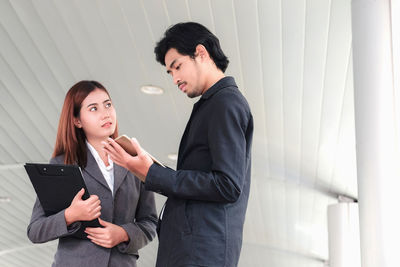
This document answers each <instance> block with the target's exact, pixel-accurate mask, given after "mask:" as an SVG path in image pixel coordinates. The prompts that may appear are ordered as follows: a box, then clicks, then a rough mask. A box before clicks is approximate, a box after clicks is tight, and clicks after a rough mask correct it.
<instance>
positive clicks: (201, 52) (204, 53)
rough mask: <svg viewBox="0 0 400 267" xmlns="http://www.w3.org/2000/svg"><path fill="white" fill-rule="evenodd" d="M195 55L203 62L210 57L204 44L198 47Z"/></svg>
mask: <svg viewBox="0 0 400 267" xmlns="http://www.w3.org/2000/svg"><path fill="white" fill-rule="evenodd" d="M195 55H196V56H198V57H200V59H201V60H204V59H206V58H209V57H210V55H209V54H208V51H207V49H206V48H205V47H204V45H202V44H198V45H197V46H196V51H195Z"/></svg>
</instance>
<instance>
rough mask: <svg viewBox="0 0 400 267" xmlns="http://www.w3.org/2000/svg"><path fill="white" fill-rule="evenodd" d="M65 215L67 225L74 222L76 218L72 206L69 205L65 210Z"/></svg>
mask: <svg viewBox="0 0 400 267" xmlns="http://www.w3.org/2000/svg"><path fill="white" fill-rule="evenodd" d="M64 217H65V222H66V224H67V226H69V225H70V224H72V223H74V222H75V221H76V220H75V219H74V216H73V212H72V210H71V207H68V208H66V209H65V211H64Z"/></svg>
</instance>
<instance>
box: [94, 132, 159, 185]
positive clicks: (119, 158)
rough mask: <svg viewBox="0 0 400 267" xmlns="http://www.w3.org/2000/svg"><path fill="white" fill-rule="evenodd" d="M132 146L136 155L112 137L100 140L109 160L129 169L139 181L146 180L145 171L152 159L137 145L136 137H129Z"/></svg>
mask: <svg viewBox="0 0 400 267" xmlns="http://www.w3.org/2000/svg"><path fill="white" fill-rule="evenodd" d="M131 143H132V146H133V147H134V148H135V150H136V152H137V155H136V156H134V157H133V156H131V155H129V154H128V153H127V152H126V151H125V150H124V149H123V148H122V147H121V146H120V145H119V144H117V143H116V142H115V141H114V140H113V139H111V138H108V143H107V142H102V144H103V146H104V147H103V149H104V151H105V152H106V153H107V154H108V155H109V156H110V158H111V160H112V161H113V162H115V163H116V164H118V165H120V166H122V167H124V168H126V169H128V170H130V171H131V172H132V173H134V174H135V175H136V176H137V177H138V178H139V179H140V180H141V181H143V182H145V181H146V176H147V172H148V171H149V168H150V166H151V165H152V164H153V160H152V159H151V158H150V156H149V155H148V154H147V152H146V151H145V150H143V148H142V147H141V146H140V145H139V143H138V141H137V140H136V138H132V139H131Z"/></svg>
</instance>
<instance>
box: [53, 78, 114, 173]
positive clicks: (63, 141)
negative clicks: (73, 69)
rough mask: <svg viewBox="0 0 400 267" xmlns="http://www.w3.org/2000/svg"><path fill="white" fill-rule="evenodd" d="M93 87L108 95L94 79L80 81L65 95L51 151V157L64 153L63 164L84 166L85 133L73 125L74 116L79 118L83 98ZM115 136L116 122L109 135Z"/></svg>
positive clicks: (85, 152)
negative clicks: (113, 129) (112, 132)
mask: <svg viewBox="0 0 400 267" xmlns="http://www.w3.org/2000/svg"><path fill="white" fill-rule="evenodd" d="M95 89H100V90H103V91H104V92H106V93H107V94H108V96H110V94H109V93H108V91H107V89H106V88H105V87H104V86H103V85H102V84H101V83H99V82H96V81H80V82H78V83H77V84H75V85H74V86H72V87H71V89H69V91H68V92H67V95H66V96H65V100H64V105H63V108H62V110H61V115H60V121H59V123H58V130H57V138H56V145H55V147H54V152H53V157H56V156H59V155H63V154H64V163H65V164H78V165H79V166H80V167H81V168H85V167H86V163H87V148H86V143H85V140H86V135H85V132H84V131H83V129H82V128H78V127H76V126H75V124H74V118H79V115H80V110H81V106H82V102H83V100H84V99H85V98H86V97H87V96H88V95H89V94H90V93H91V92H92V91H94V90H95ZM110 99H111V97H110ZM117 136H118V123H117V125H116V127H115V131H114V134H113V135H111V136H110V137H111V138H116V137H117Z"/></svg>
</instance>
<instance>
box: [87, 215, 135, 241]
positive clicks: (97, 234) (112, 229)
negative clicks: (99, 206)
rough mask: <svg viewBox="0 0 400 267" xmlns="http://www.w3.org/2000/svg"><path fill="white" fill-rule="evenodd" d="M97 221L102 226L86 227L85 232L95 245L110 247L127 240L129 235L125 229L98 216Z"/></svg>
mask: <svg viewBox="0 0 400 267" xmlns="http://www.w3.org/2000/svg"><path fill="white" fill-rule="evenodd" d="M99 222H100V224H101V225H102V226H104V228H101V227H96V228H93V227H87V228H86V229H85V233H86V234H88V238H89V239H90V240H91V241H92V242H93V243H95V244H96V245H99V246H102V247H105V248H112V247H115V246H116V245H118V244H119V243H122V242H127V241H129V236H128V234H127V233H126V231H125V229H124V228H122V227H121V226H118V225H115V224H112V223H109V222H106V221H103V220H102V219H100V218H99Z"/></svg>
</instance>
